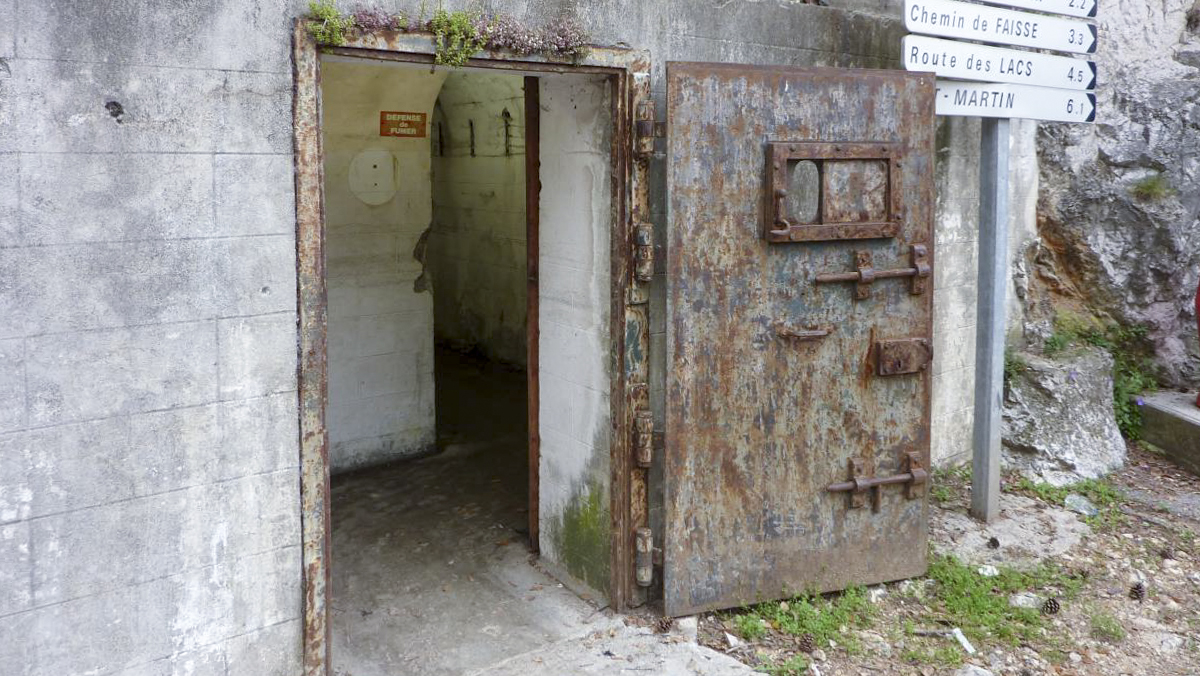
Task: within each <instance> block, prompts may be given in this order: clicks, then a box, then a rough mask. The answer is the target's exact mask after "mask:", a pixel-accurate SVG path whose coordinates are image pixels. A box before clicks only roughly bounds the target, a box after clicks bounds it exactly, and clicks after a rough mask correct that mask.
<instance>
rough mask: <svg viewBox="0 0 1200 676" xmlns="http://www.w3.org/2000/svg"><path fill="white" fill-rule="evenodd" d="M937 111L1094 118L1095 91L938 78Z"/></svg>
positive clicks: (1070, 119)
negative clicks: (1093, 92)
mask: <svg viewBox="0 0 1200 676" xmlns="http://www.w3.org/2000/svg"><path fill="white" fill-rule="evenodd" d="M937 114H938V115H971V116H978V117H1023V118H1028V119H1031V120H1049V121H1053V122H1092V121H1094V120H1095V119H1096V95H1095V94H1092V93H1090V92H1079V91H1072V90H1070V89H1051V88H1050V87H1030V86H1027V85H1016V84H990V83H984V82H957V81H954V80H938V81H937Z"/></svg>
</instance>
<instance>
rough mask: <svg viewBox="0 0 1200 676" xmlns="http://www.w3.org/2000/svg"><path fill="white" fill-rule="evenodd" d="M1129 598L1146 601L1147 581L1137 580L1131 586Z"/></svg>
mask: <svg viewBox="0 0 1200 676" xmlns="http://www.w3.org/2000/svg"><path fill="white" fill-rule="evenodd" d="M1129 598H1131V599H1133V600H1134V601H1144V600H1145V599H1146V583H1144V582H1136V583H1134V585H1133V586H1132V587H1130V588H1129Z"/></svg>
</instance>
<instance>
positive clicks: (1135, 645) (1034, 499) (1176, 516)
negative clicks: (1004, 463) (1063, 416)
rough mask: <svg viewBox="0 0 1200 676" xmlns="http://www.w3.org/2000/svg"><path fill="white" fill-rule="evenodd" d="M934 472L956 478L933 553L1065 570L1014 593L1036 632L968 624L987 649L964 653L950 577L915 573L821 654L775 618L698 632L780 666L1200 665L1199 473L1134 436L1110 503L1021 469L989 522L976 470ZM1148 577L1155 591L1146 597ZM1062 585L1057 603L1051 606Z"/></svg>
mask: <svg viewBox="0 0 1200 676" xmlns="http://www.w3.org/2000/svg"><path fill="white" fill-rule="evenodd" d="M937 479H938V480H939V481H940V483H941V484H942V485H944V486H946V487H948V488H949V489H950V490H948V491H946V490H943V491H939V496H940V497H941V498H943V499H942V500H941V501H940V502H935V505H936V507H935V509H933V510H932V512H933V517H932V522H931V528H930V531H931V535H930V536H931V540H932V546H933V550H934V553H935V556H937V555H944V554H949V555H953V556H954V557H956V558H957V559H958V560H960V561H961V562H963V563H964V564H966V565H967V566H969V567H970V570H969V571H968V573H969V574H971V575H976V574H979V572H983V573H989V572H993V571H991V570H989V569H986V568H984V567H985V566H992V567H994V568H995V569H997V570H999V569H1016V570H1026V571H1029V570H1043V571H1045V570H1053V571H1056V577H1054V578H1053V579H1052V580H1050V581H1046V580H1045V579H1041V580H1040V581H1041V582H1044V583H1045V584H1043V585H1042V586H1037V585H1034V586H1032V587H1031V588H1029V589H1025V590H1023V591H1020V592H1018V593H1012V594H1009V593H1008V592H1004V593H1005V594H1006V595H1009V598H1008V605H1012V606H1024V607H1029V608H1036V609H1038V611H1039V617H1040V618H1041V620H1040V626H1038V627H1037V628H1036V629H1035V630H1033V631H1032V634H1033V635H1032V636H1025V637H1022V638H1020V639H1018V640H1004V639H1002V638H1001V637H1000V636H997V635H995V634H990V635H989V632H988V631H980V630H978V629H976V630H975V631H973V632H968V633H974V639H973V640H972V641H971V642H972V647H973V648H974V649H975V651H976V652H975V653H974V654H967V653H966V652H965V651H964V650H963V649H962V648H961V647H960V646H959V643H958V641H957V640H955V639H954V638H953V637H952V636H944V635H937V634H941V633H946V632H949V631H950V630H952V629H953V626H950V625H949V624H948V623H947V617H948V616H949V614H948V613H947V611H946V606H945V604H944V602H943V599H942V593H941V592H942V590H940V589H939V583H937V582H935V581H934V580H914V581H906V582H901V583H896V584H889V585H881V586H879V587H875V588H872V589H869V590H867V597H868V598H869V599H870V600H871V602H872V608H873V612H871V613H870V619H869V620H866V621H864V622H861V623H859V625H858V626H853V627H846V626H843V627H840V628H839V629H838V631H839V633H840V638H842V640H840V641H839V640H837V639H836V638H835V639H827V641H826V642H827V643H828V645H817V646H816V649H815V650H813V651H812V652H811V653H806V652H803V651H802V650H801V648H802V647H806V646H803V645H802V642H801V641H800V639H799V637H797V636H794V635H791V634H789V633H787V632H786V631H781V630H780V628H779V627H776V626H773V625H771V624H769V623H768V624H764V625H763V629H764V630H765V632H759V631H754V632H750V633H754V634H757V633H764V635H762V636H760V637H754V638H753V640H746V636H747V633H746V632H745V631H739V630H740V629H744V627H745V622H746V619H745V618H743V619H742V620H740V621H739V620H738V618H737V614H736V613H718V614H710V615H706V616H704V617H701V618H700V622H699V640H700V643H701V644H702V645H706V646H708V647H710V648H713V649H715V650H718V651H720V652H724V653H726V654H728V655H730V656H732V657H736V658H738V659H739V660H741V661H743V662H745V663H746V664H748V665H751V666H754V667H756V668H758V669H760V670H762V671H766V672H768V673H774V674H780V675H781V676H790V675H792V674H797V675H798V674H806V673H812V674H823V675H824V676H839V675H841V676H850V675H858V674H863V675H865V674H888V675H890V674H903V675H908V674H920V675H921V676H933V675H935V674H937V675H940V674H957V675H960V676H966V675H972V676H985V675H986V674H989V673H990V674H993V675H995V676H1001V675H1009V674H1011V675H1013V676H1018V675H1020V676H1025V675H1029V676H1038V675H1042V674H1059V675H1085V674H1096V675H1101V674H1102V675H1104V676H1116V675H1126V674H1128V675H1135V674H1136V675H1141V674H1145V675H1147V676H1150V675H1154V676H1170V675H1179V676H1186V675H1195V676H1200V565H1198V563H1197V562H1198V557H1197V554H1198V553H1200V545H1198V544H1197V542H1196V540H1197V534H1200V479H1198V478H1197V477H1195V476H1192V475H1189V474H1187V473H1185V472H1183V471H1182V470H1180V469H1179V468H1177V467H1176V466H1175V465H1173V464H1171V463H1170V462H1169V461H1167V460H1165V459H1163V458H1162V457H1160V456H1159V455H1157V454H1155V453H1152V452H1149V451H1148V450H1146V449H1144V448H1142V447H1140V446H1137V445H1134V446H1133V447H1131V449H1130V460H1129V464H1128V465H1127V467H1126V468H1125V469H1124V470H1122V471H1120V472H1118V473H1117V474H1116V475H1114V476H1112V477H1110V478H1109V479H1108V481H1107V482H1106V484H1107V485H1108V486H1111V487H1113V488H1116V489H1117V491H1118V492H1119V497H1117V498H1116V499H1114V500H1112V501H1111V502H1110V503H1108V504H1103V505H1101V514H1100V516H1098V517H1095V518H1092V519H1087V520H1085V519H1084V518H1083V517H1082V516H1080V515H1079V514H1076V513H1074V512H1071V511H1068V510H1066V509H1064V508H1063V507H1061V506H1059V505H1057V504H1053V500H1054V498H1053V496H1051V497H1047V496H1046V495H1042V494H1039V493H1038V492H1037V491H1033V490H1030V489H1029V486H1028V485H1025V486H1023V487H1022V486H1020V485H1019V484H1018V482H1017V481H1016V478H1015V477H1012V478H1008V479H1006V482H1005V490H1006V494H1005V499H1004V500H1003V502H1002V508H1003V515H1002V518H1001V519H999V520H997V522H995V523H993V524H992V525H991V526H988V527H984V526H983V525H982V524H978V523H976V522H975V521H973V520H971V519H970V518H969V517H967V516H966V506H967V502H968V498H969V489H968V484H969V481H968V479H967V478H966V477H964V476H963V475H962V474H961V473H958V474H956V473H939V476H938V477H937ZM1043 498H1045V499H1043ZM1058 499H1059V500H1061V497H1060V498H1058ZM1047 500H1050V501H1051V502H1048V501H1047ZM1085 521H1087V522H1085ZM993 538H994V540H993ZM989 542H990V543H991V545H992V546H989ZM997 579H1000V578H997ZM1139 582H1140V583H1141V584H1142V585H1143V586H1144V588H1145V590H1146V591H1145V598H1144V599H1141V600H1135V599H1133V598H1131V597H1130V591H1131V587H1132V586H1133V585H1136V584H1137V583H1139ZM992 593H1000V592H999V590H996V589H993V590H992ZM1051 597H1053V598H1054V599H1055V601H1054V603H1053V604H1050V605H1052V606H1053V605H1057V609H1056V610H1057V612H1052V611H1053V610H1055V609H1053V608H1047V607H1046V601H1047V599H1049V598H1051ZM834 603H836V600H835V601H834ZM760 614H761V613H760ZM768 614H769V613H768ZM928 632H932V633H933V634H935V635H923V634H925V633H928ZM848 646H849V647H848ZM806 665H807V666H806ZM814 667H815V668H814Z"/></svg>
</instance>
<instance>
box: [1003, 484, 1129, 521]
mask: <svg viewBox="0 0 1200 676" xmlns="http://www.w3.org/2000/svg"><path fill="white" fill-rule="evenodd" d="M1012 488H1013V490H1015V491H1017V492H1021V493H1025V494H1026V495H1029V496H1031V497H1035V498H1037V499H1039V500H1041V501H1042V502H1047V503H1050V504H1052V505H1057V506H1059V507H1062V506H1064V504H1065V501H1066V499H1067V496H1068V495H1070V494H1072V493H1078V494H1079V495H1082V496H1083V497H1085V498H1087V499H1088V500H1089V501H1091V503H1092V505H1094V506H1095V507H1096V509H1097V510H1099V512H1100V513H1099V514H1097V515H1096V516H1089V517H1086V519H1085V520H1086V521H1087V522H1088V524H1089V525H1091V526H1092V527H1093V528H1095V529H1097V530H1110V529H1112V528H1113V527H1115V526H1116V525H1117V524H1119V523H1120V522H1121V520H1122V518H1123V516H1122V513H1121V502H1122V501H1123V500H1124V496H1123V495H1122V494H1121V491H1120V490H1118V489H1117V488H1116V487H1114V486H1113V485H1112V484H1110V483H1108V482H1107V481H1105V480H1104V479H1085V480H1083V481H1080V482H1078V483H1073V484H1068V485H1066V486H1051V485H1050V484H1047V483H1041V482H1036V481H1032V480H1030V479H1028V478H1026V477H1020V478H1018V479H1017V480H1016V482H1015V483H1014V484H1013V486H1012Z"/></svg>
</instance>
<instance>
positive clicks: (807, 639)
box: [797, 634, 817, 653]
mask: <svg viewBox="0 0 1200 676" xmlns="http://www.w3.org/2000/svg"><path fill="white" fill-rule="evenodd" d="M797 647H798V648H800V652H803V653H811V652H812V651H814V650H816V648H817V637H816V636H813V635H812V634H803V635H801V636H800V640H799V641H798V642H797Z"/></svg>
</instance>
